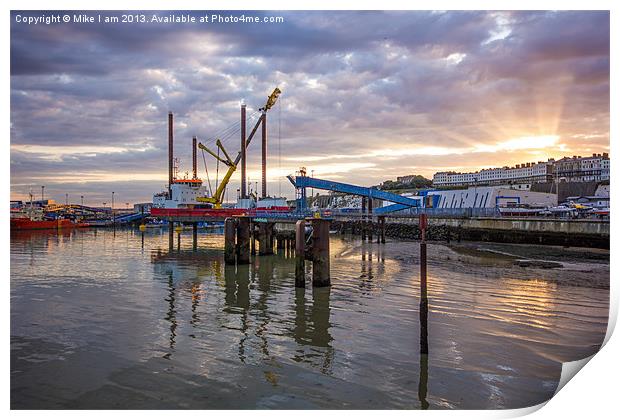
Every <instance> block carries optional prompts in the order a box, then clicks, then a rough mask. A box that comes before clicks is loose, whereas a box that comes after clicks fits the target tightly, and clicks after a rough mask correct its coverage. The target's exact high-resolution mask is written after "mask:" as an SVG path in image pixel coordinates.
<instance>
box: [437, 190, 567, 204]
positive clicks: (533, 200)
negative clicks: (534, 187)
mask: <svg viewBox="0 0 620 420" xmlns="http://www.w3.org/2000/svg"><path fill="white" fill-rule="evenodd" d="M428 195H435V196H437V195H438V196H439V197H440V198H439V201H438V202H437V205H436V206H435V208H440V209H463V208H495V207H515V206H524V205H525V206H531V207H548V206H557V204H558V196H557V195H556V194H551V193H540V192H532V191H525V190H515V189H510V188H501V187H469V188H467V189H466V190H438V191H431V192H429V193H428Z"/></svg>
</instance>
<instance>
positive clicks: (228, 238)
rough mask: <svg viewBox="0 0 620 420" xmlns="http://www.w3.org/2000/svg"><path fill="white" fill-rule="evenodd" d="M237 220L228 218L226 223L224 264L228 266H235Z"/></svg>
mask: <svg viewBox="0 0 620 420" xmlns="http://www.w3.org/2000/svg"><path fill="white" fill-rule="evenodd" d="M235 222H236V221H235V219H233V218H232V217H228V218H227V219H226V220H225V221H224V262H225V263H226V264H235V236H236V230H237V228H236V226H235V224H236V223H235Z"/></svg>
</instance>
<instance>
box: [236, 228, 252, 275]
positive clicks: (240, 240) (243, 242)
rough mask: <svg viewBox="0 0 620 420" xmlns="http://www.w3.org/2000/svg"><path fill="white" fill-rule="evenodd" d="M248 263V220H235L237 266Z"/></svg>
mask: <svg viewBox="0 0 620 420" xmlns="http://www.w3.org/2000/svg"><path fill="white" fill-rule="evenodd" d="M249 263H250V218H249V217H239V218H237V264H249Z"/></svg>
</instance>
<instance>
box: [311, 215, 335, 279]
mask: <svg viewBox="0 0 620 420" xmlns="http://www.w3.org/2000/svg"><path fill="white" fill-rule="evenodd" d="M329 223H330V222H329V220H325V219H318V218H316V219H312V286H313V287H324V286H330V285H331V281H330V276H329Z"/></svg>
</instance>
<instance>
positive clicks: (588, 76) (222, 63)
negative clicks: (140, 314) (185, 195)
mask: <svg viewBox="0 0 620 420" xmlns="http://www.w3.org/2000/svg"><path fill="white" fill-rule="evenodd" d="M122 13H123V12H119V13H115V12H99V13H98V12H92V11H91V12H88V14H89V15H90V16H94V17H97V15H98V14H101V15H102V16H120V15H121V14H122ZM124 13H126V12H124ZM133 13H134V14H135V13H138V14H140V13H142V14H144V15H145V18H146V20H147V22H145V23H132V24H131V23H125V24H120V23H118V24H113V23H110V24H105V23H92V24H88V23H72V22H70V23H56V24H54V23H52V24H49V25H45V24H36V25H34V24H30V25H28V24H25V23H21V22H17V20H18V18H17V16H18V15H19V16H20V19H21V20H23V18H24V17H28V16H31V17H36V16H41V15H48V16H50V15H54V14H60V15H61V16H62V15H64V14H69V15H71V16H72V15H73V14H74V12H62V11H61V12H50V11H47V12H19V11H13V12H12V13H11V47H10V48H11V51H10V54H11V94H10V107H11V113H10V114H11V115H10V124H11V133H10V137H11V199H25V198H27V197H28V193H29V191H32V192H33V193H34V194H35V198H40V195H41V186H42V185H44V186H45V195H46V198H54V199H56V200H57V201H59V202H64V201H65V198H66V194H68V195H69V201H71V202H79V201H80V196H84V203H85V204H89V205H101V204H102V203H103V202H108V203H109V202H110V201H111V194H112V191H114V192H115V200H116V202H117V203H119V204H118V205H117V206H120V207H122V206H124V203H129V204H133V203H137V202H148V201H151V200H152V194H153V193H156V192H159V191H161V190H163V189H164V187H165V185H166V183H167V179H168V172H167V171H168V169H167V153H168V152H167V146H168V144H167V114H168V112H169V111H171V112H173V113H174V116H175V156H176V157H178V158H179V160H180V165H179V169H180V176H181V177H182V176H184V174H185V172H186V171H191V139H192V136H197V137H198V139H199V141H202V142H205V143H208V144H212V141H213V140H214V139H215V138H216V137H221V138H222V140H223V142H224V144H225V146H226V149H227V151H228V152H229V153H230V154H231V155H233V156H236V154H237V152H238V150H239V142H240V137H239V133H238V132H236V131H235V130H236V125H237V124H238V123H239V119H240V115H239V114H240V110H239V108H240V104H241V103H242V102H243V103H245V104H246V105H247V109H248V116H250V117H251V118H250V120H249V122H248V125H250V124H251V121H252V118H255V114H256V110H257V109H258V108H260V107H261V106H263V105H264V103H265V101H266V98H267V96H268V95H269V94H270V93H271V91H272V90H273V89H274V88H275V87H276V86H278V87H279V88H280V89H281V90H282V94H281V96H280V99H279V101H278V103H277V104H276V106H274V107H273V108H272V109H271V110H270V111H269V113H268V118H267V119H268V124H267V126H268V143H269V158H268V192H269V193H270V194H272V195H280V194H282V195H285V196H287V197H289V198H292V197H293V196H294V191H293V188H292V186H291V184H290V183H289V182H288V181H287V180H286V179H285V175H287V174H292V173H294V172H295V171H296V170H298V169H299V168H300V167H302V166H303V167H306V168H307V170H308V172H309V173H313V175H314V176H315V177H317V178H326V179H332V180H337V181H341V182H349V183H354V184H358V185H377V184H379V183H381V182H382V181H385V180H388V179H395V178H396V177H397V176H402V175H408V174H421V175H424V176H426V177H428V178H432V175H433V174H434V173H435V172H437V171H446V170H455V171H473V170H478V169H482V168H490V167H497V166H504V165H514V164H518V163H524V162H537V161H540V160H547V159H548V158H561V157H563V156H572V155H589V154H592V153H603V152H608V151H609V99H610V84H609V76H610V64H609V12H606V11H602V12H588V11H574V12H573V11H559V12H545V11H539V12H525V11H518V12H490V11H468V12H455V11H449V12H429V11H407V12H348V11H343V12H339V11H325V12H321V11H312V12H302V11H295V12H280V11H256V12H247V11H246V12H224V11H220V12H216V13H218V14H219V15H221V16H230V15H235V16H240V15H242V14H245V15H246V16H248V15H251V16H256V17H259V18H261V19H262V18H263V17H282V18H283V19H282V20H283V22H279V23H243V22H239V23H213V22H208V23H200V22H197V23H194V24H191V23H186V24H182V23H178V24H174V23H154V22H149V21H150V20H151V18H152V16H153V15H157V16H160V17H167V16H170V15H171V14H174V15H178V16H180V15H186V14H190V15H192V16H194V17H196V19H199V18H200V17H202V16H204V15H205V13H206V12H198V11H193V12H180V11H174V12H168V11H157V12H144V11H143V12H133ZM212 13H213V12H208V13H207V15H208V16H210V15H211V14H212ZM260 153H261V151H260V137H259V136H257V137H256V138H255V139H254V142H253V143H252V144H251V145H250V148H249V150H248V156H249V158H248V176H249V178H250V182H251V184H252V185H254V183H255V182H256V181H258V182H259V185H260ZM205 159H206V163H207V167H208V169H209V176H210V178H211V180H212V181H213V179H212V178H214V172H215V161H214V160H213V159H212V158H209V157H208V156H205ZM198 161H199V165H198V173H199V177H201V178H202V179H204V180H206V172H205V166H204V164H203V159H202V155H201V154H200V153H199V157H198ZM311 171H313V172H311ZM239 172H240V171H237V173H236V174H235V175H234V176H233V180H232V181H231V183H230V187H229V199H230V200H231V201H232V200H233V199H234V198H235V196H236V189H237V188H238V187H239V178H240V174H239ZM219 178H220V179H221V178H222V172H220V174H219Z"/></svg>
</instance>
